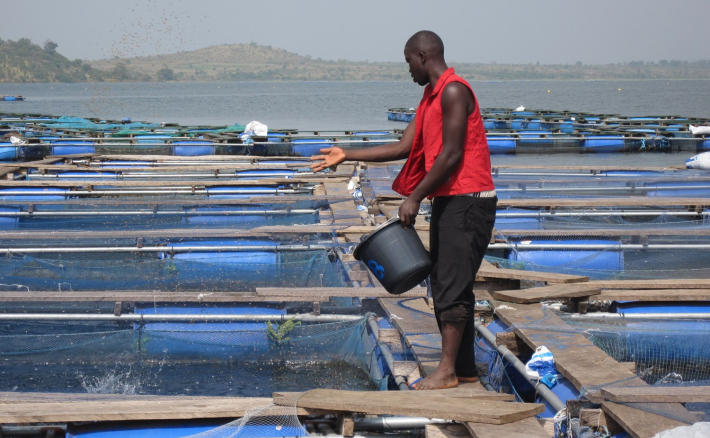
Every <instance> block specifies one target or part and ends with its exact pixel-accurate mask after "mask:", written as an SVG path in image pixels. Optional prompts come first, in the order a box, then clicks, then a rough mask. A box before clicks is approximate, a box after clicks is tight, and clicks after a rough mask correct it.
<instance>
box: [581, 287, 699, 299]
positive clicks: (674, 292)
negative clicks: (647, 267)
mask: <svg viewBox="0 0 710 438" xmlns="http://www.w3.org/2000/svg"><path fill="white" fill-rule="evenodd" d="M591 299H593V300H602V301H710V289H682V288H679V289H645V290H644V289H636V290H624V289H615V290H603V291H602V293H601V294H599V295H596V296H594V297H591Z"/></svg>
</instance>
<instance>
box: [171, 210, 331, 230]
mask: <svg viewBox="0 0 710 438" xmlns="http://www.w3.org/2000/svg"><path fill="white" fill-rule="evenodd" d="M264 209H269V206H262V205H257V206H239V205H231V206H226V207H197V208H193V209H190V210H188V211H186V212H185V216H184V219H185V222H187V223H188V224H192V225H197V224H199V225H211V226H218V225H220V224H223V225H224V226H227V225H243V226H248V225H249V224H253V225H254V226H258V225H312V224H316V223H317V222H318V218H319V216H318V214H289V215H286V214H279V215H265V214H262V213H258V212H257V211H261V210H264ZM229 211H239V212H241V213H249V212H250V211H254V212H255V213H254V214H232V215H230V214H220V213H221V212H229Z"/></svg>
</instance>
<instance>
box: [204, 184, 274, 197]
mask: <svg viewBox="0 0 710 438" xmlns="http://www.w3.org/2000/svg"><path fill="white" fill-rule="evenodd" d="M278 189H279V186H275V185H274V186H217V187H207V188H206V189H205V191H206V192H207V197H209V198H210V199H244V198H250V197H252V196H271V195H276V194H277V193H278Z"/></svg>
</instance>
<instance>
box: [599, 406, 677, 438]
mask: <svg viewBox="0 0 710 438" xmlns="http://www.w3.org/2000/svg"><path fill="white" fill-rule="evenodd" d="M602 409H603V410H604V412H606V413H607V414H609V416H610V417H611V418H613V419H614V421H616V422H617V423H618V424H619V425H620V426H621V427H623V428H624V430H626V431H627V432H629V434H631V436H632V437H634V438H652V437H653V436H654V435H656V434H657V433H659V432H663V431H664V430H669V429H674V428H676V427H681V426H687V425H688V424H687V423H683V422H680V421H677V420H673V419H671V418H668V417H663V416H660V415H656V414H653V413H651V412H648V411H644V410H642V409H636V408H634V407H631V406H629V405H620V404H616V403H612V402H607V401H605V402H602Z"/></svg>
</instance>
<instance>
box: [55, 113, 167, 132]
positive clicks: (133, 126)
mask: <svg viewBox="0 0 710 438" xmlns="http://www.w3.org/2000/svg"><path fill="white" fill-rule="evenodd" d="M55 120H56V121H53V122H51V123H43V125H44V126H47V127H50V128H53V129H81V130H86V131H110V130H115V129H121V130H137V129H138V128H142V129H155V128H160V124H158V123H141V122H133V123H120V124H119V123H95V122H92V121H91V120H89V119H85V118H82V117H70V116H62V117H59V118H57V119H55Z"/></svg>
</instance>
